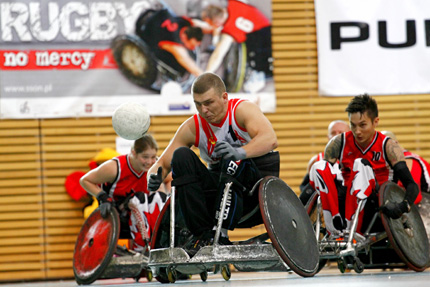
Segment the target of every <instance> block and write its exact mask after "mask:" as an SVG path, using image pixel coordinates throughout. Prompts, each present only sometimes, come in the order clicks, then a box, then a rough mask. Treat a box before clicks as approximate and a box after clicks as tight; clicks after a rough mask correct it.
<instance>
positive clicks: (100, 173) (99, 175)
mask: <svg viewBox="0 0 430 287" xmlns="http://www.w3.org/2000/svg"><path fill="white" fill-rule="evenodd" d="M117 169H118V167H117V163H116V161H114V160H108V161H106V162H104V163H103V164H102V165H100V166H99V167H97V168H96V169H93V170H91V171H89V172H87V173H86V174H85V175H84V176H83V177H81V179H80V181H79V183H80V184H81V186H82V187H83V188H84V189H85V190H86V191H87V192H88V193H90V194H91V195H93V196H96V197H97V194H99V192H100V191H101V188H100V186H99V185H100V184H103V183H105V182H113V181H114V180H115V177H116V175H117V172H118V170H117Z"/></svg>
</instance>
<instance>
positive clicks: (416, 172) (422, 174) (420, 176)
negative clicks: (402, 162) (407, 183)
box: [399, 150, 430, 192]
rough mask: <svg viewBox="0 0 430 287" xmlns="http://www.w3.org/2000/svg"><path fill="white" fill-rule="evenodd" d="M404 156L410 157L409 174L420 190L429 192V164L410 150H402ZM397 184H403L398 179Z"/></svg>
mask: <svg viewBox="0 0 430 287" xmlns="http://www.w3.org/2000/svg"><path fill="white" fill-rule="evenodd" d="M403 154H404V155H405V158H407V159H408V158H409V159H412V168H411V174H412V177H413V178H414V181H415V182H416V183H417V184H418V187H419V188H420V191H424V192H430V175H429V172H430V164H429V163H428V162H427V161H426V160H425V159H423V158H422V157H421V156H419V155H417V154H415V153H412V152H410V151H407V150H405V151H403ZM399 185H400V186H403V185H402V183H401V182H400V181H399Z"/></svg>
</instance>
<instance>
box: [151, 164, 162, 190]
mask: <svg viewBox="0 0 430 287" xmlns="http://www.w3.org/2000/svg"><path fill="white" fill-rule="evenodd" d="M162 177H163V168H162V167H161V166H160V167H159V168H158V170H157V174H155V173H152V174H151V175H150V176H149V180H148V190H149V191H157V190H158V189H159V188H160V185H161V183H162V182H163V179H162Z"/></svg>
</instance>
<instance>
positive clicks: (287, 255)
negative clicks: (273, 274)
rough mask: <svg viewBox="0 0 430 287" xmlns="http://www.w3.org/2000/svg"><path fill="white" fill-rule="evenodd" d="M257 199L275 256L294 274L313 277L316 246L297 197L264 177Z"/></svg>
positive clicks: (279, 180) (278, 182) (312, 232)
mask: <svg viewBox="0 0 430 287" xmlns="http://www.w3.org/2000/svg"><path fill="white" fill-rule="evenodd" d="M259 196H260V210H261V213H262V216H263V221H264V225H265V226H266V229H267V232H268V234H269V237H270V239H271V241H272V244H273V246H274V247H275V249H276V250H277V251H278V254H279V255H280V256H281V258H282V259H283V260H284V261H285V263H286V264H287V265H288V266H289V267H290V268H291V269H292V270H293V271H295V272H296V273H297V274H299V275H301V276H305V277H309V276H313V275H315V273H316V272H317V269H318V261H319V253H318V245H317V241H316V238H315V234H314V231H313V229H312V225H311V222H310V219H309V216H308V215H307V213H306V210H305V209H304V207H303V204H302V203H301V202H300V200H299V198H298V197H297V195H296V194H295V193H294V191H293V190H292V189H291V188H290V187H289V186H288V185H287V184H286V183H284V182H283V181H282V180H281V179H279V178H277V177H266V178H265V179H264V180H263V181H262V182H261V184H260V189H259Z"/></svg>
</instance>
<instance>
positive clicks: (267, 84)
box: [111, 0, 274, 94]
mask: <svg viewBox="0 0 430 287" xmlns="http://www.w3.org/2000/svg"><path fill="white" fill-rule="evenodd" d="M149 2H151V8H149V9H145V10H144V11H142V12H141V13H140V14H139V16H138V17H137V19H136V21H135V31H134V33H128V34H124V35H118V36H117V37H115V38H114V39H113V40H112V42H111V50H112V53H113V55H114V59H115V61H116V63H117V65H118V69H119V70H120V72H121V73H122V75H124V76H125V77H126V78H127V79H128V80H129V81H131V82H132V83H134V84H136V85H138V86H141V87H143V88H145V89H148V90H150V91H155V92H161V89H162V88H163V86H164V85H166V83H168V84H167V85H166V90H167V86H170V87H171V86H173V87H172V89H173V91H175V89H174V88H176V89H177V90H176V92H177V93H178V94H181V93H189V92H190V86H191V83H192V81H193V80H194V79H195V77H197V76H199V75H200V74H202V73H203V72H204V71H211V72H216V73H217V74H218V75H220V76H221V77H222V78H223V80H224V82H225V83H226V87H227V91H228V92H231V93H257V92H264V91H268V92H273V90H274V86H273V78H272V77H273V60H272V48H271V20H270V18H269V17H271V15H270V13H271V12H270V11H271V10H270V9H268V8H270V6H271V5H270V2H268V1H267V3H266V2H265V1H263V3H262V2H258V1H246V2H247V3H244V2H242V1H236V0H229V1H223V0H210V1H195V0H181V1H172V0H170V1H149ZM181 4H182V5H181ZM257 5H258V7H257ZM173 7H174V8H173ZM267 7H268V8H267ZM257 44H258V45H257ZM172 89H170V90H169V91H172ZM178 90H179V91H178Z"/></svg>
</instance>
